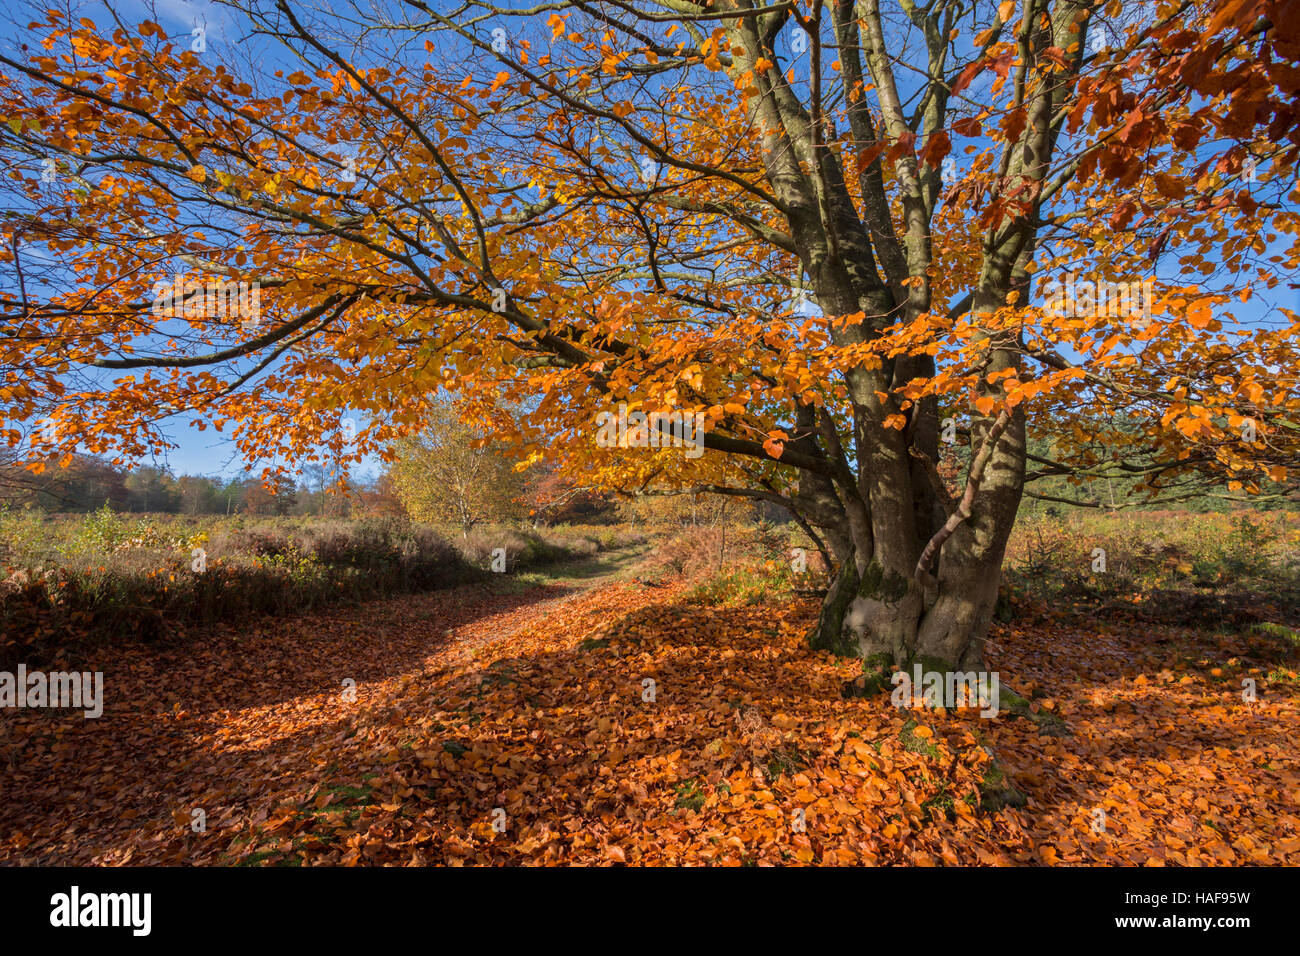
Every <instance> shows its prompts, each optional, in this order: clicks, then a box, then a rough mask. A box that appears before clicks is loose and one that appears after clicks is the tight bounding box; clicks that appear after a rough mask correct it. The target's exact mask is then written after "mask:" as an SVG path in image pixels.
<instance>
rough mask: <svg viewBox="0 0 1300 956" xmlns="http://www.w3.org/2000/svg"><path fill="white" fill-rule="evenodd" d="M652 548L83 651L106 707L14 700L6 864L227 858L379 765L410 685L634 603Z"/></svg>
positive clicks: (434, 690) (470, 675)
mask: <svg viewBox="0 0 1300 956" xmlns="http://www.w3.org/2000/svg"><path fill="white" fill-rule="evenodd" d="M639 554H640V552H639V551H636V550H632V551H626V552H616V553H610V554H603V555H598V556H596V557H594V558H592V559H590V560H587V561H582V562H573V563H569V564H565V565H557V566H553V567H547V568H542V569H539V570H534V571H529V572H526V573H525V574H523V575H520V576H517V577H514V576H512V577H504V578H503V579H502V580H500V581H492V582H490V583H489V584H488V585H487V586H480V585H475V586H466V587H461V588H456V589H452V590H447V591H436V592H430V593H427V594H420V595H404V596H401V597H398V598H394V599H390V600H383V601H375V602H370V603H367V604H365V605H362V606H359V607H351V608H340V609H334V610H330V611H326V612H322V613H313V614H310V615H307V616H303V617H301V618H290V619H273V620H266V621H261V622H258V623H256V624H254V625H252V626H244V627H232V626H221V627H216V628H213V629H212V630H210V631H209V632H207V633H205V634H203V635H190V636H189V637H188V639H187V640H186V641H185V642H184V643H183V644H179V645H177V646H174V647H167V648H160V647H158V646H156V645H154V646H150V645H135V646H126V647H120V648H116V649H111V650H110V649H103V650H99V651H97V652H95V653H94V654H93V655H92V656H90V657H89V658H87V659H86V660H85V661H79V662H77V665H76V666H77V667H78V668H79V669H86V670H92V671H94V670H100V671H103V672H104V698H105V704H104V713H103V716H102V717H100V718H98V719H91V720H87V719H84V718H83V717H81V715H80V713H79V712H77V713H76V715H75V716H73V715H71V714H69V713H68V712H66V711H52V710H30V709H29V710H16V711H5V712H4V713H3V715H0V770H3V773H2V774H0V777H2V781H0V863H4V864H16V863H24V864H34V863H36V864H92V863H93V864H108V865H112V864H125V863H136V864H140V863H160V862H162V863H183V862H219V861H223V860H225V859H227V858H229V856H230V854H229V852H228V846H229V844H230V841H231V839H232V832H233V831H234V830H236V829H238V828H239V827H240V826H244V825H247V823H248V822H249V821H256V820H258V819H263V820H264V819H265V818H266V816H267V815H268V813H269V812H270V811H271V809H272V808H273V807H274V806H275V805H277V804H278V803H279V802H280V801H281V800H284V799H289V797H290V793H291V791H292V789H293V787H294V786H295V785H296V784H298V783H300V782H301V781H302V780H303V779H304V777H306V776H310V775H316V774H320V773H321V772H322V770H323V769H325V770H328V771H329V772H333V769H338V768H340V767H342V766H343V765H344V764H345V763H346V762H347V761H348V760H349V759H351V760H359V761H366V763H367V764H368V763H369V761H368V760H367V759H366V756H368V755H364V756H363V751H364V749H365V748H364V743H365V741H366V740H367V739H369V737H370V736H371V735H372V733H373V728H372V727H370V726H367V725H368V723H369V722H370V720H371V719H372V718H373V717H374V711H375V709H376V708H382V707H383V706H384V702H385V701H387V700H389V699H390V698H391V697H392V696H393V695H394V694H396V693H398V692H399V691H401V690H404V689H407V688H409V686H410V685H411V684H412V683H415V682H419V683H421V684H424V685H425V686H428V687H429V688H430V690H431V697H433V698H435V699H436V698H437V697H438V695H439V694H441V693H444V692H447V691H450V690H451V689H452V687H453V685H456V686H461V687H464V686H467V685H472V684H473V683H474V682H475V681H478V680H481V679H482V678H481V674H482V669H481V665H484V664H487V663H490V661H491V660H492V659H493V657H494V652H493V649H494V648H499V647H501V646H507V647H508V645H509V642H510V640H511V637H512V636H513V635H514V634H516V633H517V632H518V631H519V630H521V629H523V628H527V627H529V626H537V625H539V624H542V623H544V622H547V621H550V622H552V623H555V624H557V625H560V624H563V625H564V626H577V627H580V628H581V627H591V628H594V627H595V626H596V623H597V621H598V619H600V618H602V617H603V616H605V615H607V614H608V613H609V612H610V611H611V609H616V608H617V607H618V606H619V605H623V604H627V605H631V604H634V603H636V601H637V600H638V599H639V598H640V596H641V595H640V592H644V591H645V590H646V589H644V588H641V587H639V586H636V585H627V584H623V583H620V582H622V581H624V580H626V578H627V577H628V574H629V568H630V567H631V565H632V564H633V563H634V562H635V560H636V558H637V557H638V556H639ZM353 696H354V699H352V700H349V698H350V697H353ZM382 719H383V720H384V721H385V722H386V721H387V720H388V715H386V714H385V715H384V717H383V718H382ZM331 768H333V769H331ZM196 810H201V811H202V817H203V819H204V823H205V826H206V832H203V833H196V832H194V824H195V821H196V820H197V819H199V816H200V815H199V814H196V813H195V811H196Z"/></svg>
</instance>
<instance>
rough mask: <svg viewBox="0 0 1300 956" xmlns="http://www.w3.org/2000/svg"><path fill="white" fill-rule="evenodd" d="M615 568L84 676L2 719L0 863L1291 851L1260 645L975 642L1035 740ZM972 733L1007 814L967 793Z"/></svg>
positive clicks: (1010, 860)
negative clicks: (1030, 715) (94, 695)
mask: <svg viewBox="0 0 1300 956" xmlns="http://www.w3.org/2000/svg"><path fill="white" fill-rule="evenodd" d="M632 557H633V556H631V555H618V556H614V557H613V558H599V559H594V560H593V561H591V562H587V563H585V564H583V565H569V566H565V567H560V568H553V569H549V570H547V571H546V572H543V573H534V574H530V575H524V576H520V577H519V578H518V579H513V580H506V581H502V582H493V583H492V584H490V585H488V586H484V585H477V586H467V587H462V588H457V589H454V590H449V591H441V592H432V593H428V594H423V595H416V596H404V597H400V598H395V599H392V600H385V601H378V602H373V603H370V604H366V605H363V606H359V607H353V608H346V609H334V610H329V611H325V612H320V613H314V614H311V615H307V616H303V617H300V618H296V619H284V620H268V621H263V622H259V623H258V624H257V625H256V626H254V627H252V628H245V629H236V628H230V627H227V628H214V629H213V630H212V631H211V632H207V633H205V634H203V635H197V634H196V635H192V636H191V638H190V639H189V640H188V641H187V642H186V643H185V644H183V645H175V646H166V647H164V646H158V645H153V646H149V645H135V646H123V647H119V648H116V649H105V650H103V651H102V652H100V653H99V654H98V656H97V657H95V658H92V659H90V660H88V661H86V662H78V664H79V666H81V667H87V668H90V669H101V670H103V671H104V672H105V705H104V716H103V717H102V718H100V719H98V720H85V719H82V718H81V717H80V715H78V716H76V717H72V716H69V715H67V714H66V713H60V712H56V711H16V712H9V713H7V714H6V715H4V717H3V721H4V724H3V726H4V728H5V731H6V733H5V736H4V738H3V739H0V770H3V785H2V790H3V792H0V863H4V864H16V863H27V864H102V865H121V864H146V863H160V864H231V863H239V864H265V865H304V864H306V865H334V864H340V863H342V864H370V865H376V864H391V865H411V864H416V865H419V864H442V863H450V864H460V863H496V864H507V865H512V864H513V865H517V864H528V863H575V862H576V863H598V864H599V863H620V862H628V863H632V862H640V863H646V864H660V863H723V864H732V865H740V864H757V865H765V864H769V863H794V862H803V863H811V862H824V863H855V862H868V863H901V864H920V865H926V864H940V863H945V862H946V863H962V864H970V863H1005V864H1017V863H1019V864H1026V863H1028V864H1052V863H1065V864H1095V863H1129V864H1152V865H1167V864H1173V865H1178V864H1194V865H1195V864H1211V865H1213V864H1225V863H1232V864H1243V863H1247V864H1248V863H1283V862H1286V863H1292V864H1294V863H1297V862H1300V812H1298V808H1300V774H1298V773H1297V767H1296V762H1295V760H1294V740H1295V739H1296V730H1297V728H1300V706H1298V704H1300V694H1297V682H1296V680H1295V678H1294V674H1293V673H1292V676H1291V677H1287V676H1286V672H1280V671H1270V672H1269V673H1268V675H1267V676H1265V674H1264V672H1263V671H1262V670H1261V668H1260V667H1258V666H1256V664H1254V663H1252V657H1251V655H1252V654H1256V653H1258V651H1259V648H1258V646H1257V644H1256V643H1255V642H1254V641H1255V639H1254V638H1251V637H1249V636H1241V635H1237V636H1234V635H1231V634H1220V635H1215V636H1206V635H1203V634H1202V635H1199V636H1198V635H1192V634H1188V633H1187V632H1186V629H1184V628H1177V627H1172V626H1170V627H1159V626H1154V625H1151V624H1141V625H1139V624H1135V623H1134V624H1128V625H1124V624H1116V625H1098V624H1097V622H1095V621H1088V620H1084V619H1078V618H1068V619H1067V618H1064V617H1057V616H1053V615H1052V614H1051V613H1049V612H1047V611H1040V612H1037V614H1036V615H1032V616H1030V617H1029V618H1028V619H1027V620H1023V621H1017V622H1016V623H1015V624H1014V625H1012V626H1003V627H999V628H998V629H997V630H996V631H995V633H994V635H993V641H992V644H991V647H990V655H989V656H990V665H991V666H992V667H995V668H996V669H998V670H999V671H1001V672H1002V674H1003V675H1004V680H1010V677H1008V676H1006V675H1015V681H1016V687H1017V689H1019V690H1023V691H1025V692H1026V693H1030V694H1036V695H1038V697H1039V699H1037V700H1035V703H1034V707H1035V708H1041V709H1042V710H1045V711H1049V712H1051V713H1055V714H1058V715H1060V716H1061V717H1062V718H1063V719H1064V720H1065V721H1066V722H1067V723H1068V724H1069V726H1070V727H1071V729H1072V730H1073V734H1072V735H1071V736H1067V737H1051V736H1043V735H1040V734H1039V732H1038V728H1037V727H1036V725H1035V724H1034V723H1033V722H1031V721H1028V720H1022V719H1009V718H1008V717H1007V716H1006V715H1005V714H1004V715H1002V716H999V717H998V718H997V719H994V720H979V719H977V718H975V717H974V716H973V715H970V714H949V715H945V714H942V713H935V712H933V711H928V712H919V711H918V712H909V711H900V710H898V709H896V708H894V707H892V706H891V705H890V702H889V700H888V698H882V697H877V698H873V699H867V700H861V699H854V700H845V699H842V698H841V697H840V695H839V688H840V686H841V684H842V683H843V682H844V681H845V680H847V679H849V678H851V677H852V676H854V674H855V672H856V665H855V664H854V662H852V661H847V660H843V659H836V658H832V657H830V656H829V655H827V654H824V653H813V652H810V651H808V650H807V648H806V646H805V644H804V642H803V640H802V635H803V634H804V633H805V632H806V630H807V627H808V625H809V623H810V622H811V620H812V619H813V617H814V615H815V613H816V607H815V606H814V605H813V604H811V603H810V602H799V603H796V604H794V605H788V606H787V605H781V606H765V607H764V606H759V607H744V608H707V607H699V606H696V605H693V604H690V603H687V602H685V601H683V600H682V599H683V596H684V587H683V586H681V585H675V586H668V587H647V586H644V585H641V584H639V583H637V582H635V581H631V580H628V578H629V575H630V571H629V569H628V565H629V564H630V561H631V558H632ZM1243 675H1257V676H1258V677H1259V678H1260V685H1259V686H1260V696H1259V700H1257V701H1256V702H1254V703H1244V702H1242V700H1241V694H1240V687H1241V678H1242V676H1243ZM346 680H351V681H355V691H356V694H355V700H349V699H348V696H349V695H347V694H346V693H345V689H346V685H345V684H344V682H345V681H346ZM1044 695H1046V696H1044ZM986 747H989V748H991V749H992V750H993V751H994V752H995V753H996V754H997V760H998V763H999V765H1000V766H1001V767H1002V768H1004V769H1005V771H1006V773H1007V774H1008V775H1009V776H1010V779H1011V780H1012V781H1013V782H1014V784H1015V785H1016V786H1017V787H1018V788H1020V789H1021V790H1022V791H1024V793H1025V794H1026V795H1027V796H1028V798H1029V803H1028V805H1027V806H1025V807H1022V808H1018V809H1017V808H1003V809H999V810H994V809H991V808H989V807H987V806H982V805H981V795H980V794H981V791H980V784H981V782H982V780H984V778H985V777H986V776H987V775H988V773H989V766H990V763H989V758H988V755H987V752H986V750H985V748H986ZM17 794H23V795H24V797H23V799H22V800H19V799H17V797H16V795H17ZM196 810H201V811H203V815H204V817H205V822H206V829H205V830H204V832H195V831H194V828H193V826H192V823H193V821H194V820H195V818H196V814H195V811H196Z"/></svg>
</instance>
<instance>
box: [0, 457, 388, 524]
mask: <svg viewBox="0 0 1300 956" xmlns="http://www.w3.org/2000/svg"><path fill="white" fill-rule="evenodd" d="M337 484H338V479H337V478H336V477H335V476H333V475H332V474H331V473H330V472H329V470H328V469H326V468H325V467H323V466H321V465H308V466H307V467H305V468H304V469H303V472H302V475H301V476H300V478H299V480H298V481H297V483H296V484H285V485H283V486H281V487H279V488H276V489H272V488H268V487H266V486H265V485H263V483H262V480H261V478H259V477H257V476H245V477H239V478H222V477H212V476H207V475H175V474H173V473H172V472H171V471H170V470H169V469H167V468H161V467H158V466H155V465H138V466H136V467H134V468H130V469H124V468H118V467H115V466H114V465H112V464H110V463H108V462H106V461H103V460H101V459H98V458H93V457H90V456H84V455H78V456H75V457H74V458H73V460H72V462H71V463H70V464H69V465H68V466H67V467H66V468H60V467H58V466H57V465H52V466H51V467H48V468H46V469H45V471H43V472H42V473H41V474H39V475H35V474H32V472H30V471H28V470H26V469H24V468H22V467H20V466H19V465H18V464H16V463H10V464H5V465H3V466H0V504H3V505H7V506H9V507H17V508H36V509H39V510H41V511H47V512H73V513H76V512H89V511H95V510H97V509H99V508H102V507H103V506H104V505H105V504H107V505H108V506H109V507H110V508H112V509H113V510H114V511H127V512H162V513H166V514H188V515H214V514H255V515H325V516H337V517H348V516H351V515H353V514H355V513H384V512H395V513H400V511H401V505H400V504H399V503H398V501H397V499H396V497H395V496H394V495H393V494H392V493H391V491H390V490H389V489H390V485H391V483H390V482H389V480H388V478H387V476H380V477H379V478H378V479H374V480H369V481H358V480H355V479H345V480H344V482H343V484H342V485H341V486H340V487H335V486H336V485H337Z"/></svg>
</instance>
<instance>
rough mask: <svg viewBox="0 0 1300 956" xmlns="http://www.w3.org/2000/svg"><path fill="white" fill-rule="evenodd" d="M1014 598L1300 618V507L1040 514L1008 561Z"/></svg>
mask: <svg viewBox="0 0 1300 956" xmlns="http://www.w3.org/2000/svg"><path fill="white" fill-rule="evenodd" d="M1003 581H1004V596H1005V598H1006V599H1007V601H1008V602H1009V603H1012V604H1014V603H1015V602H1017V601H1024V600H1036V601H1039V602H1043V603H1046V604H1050V605H1052V606H1054V607H1057V608H1068V609H1073V610H1077V611H1079V612H1080V613H1084V614H1095V613H1097V612H1098V611H1102V612H1130V613H1138V614H1142V615H1145V616H1148V617H1152V618H1159V619H1161V620H1166V621H1182V622H1184V623H1189V624H1195V625H1198V626H1227V627H1236V626H1249V625H1251V624H1253V623H1256V622H1270V621H1271V622H1274V623H1278V624H1282V625H1289V626H1295V625H1296V624H1297V623H1300V515H1297V514H1295V513H1290V512H1236V513H1222V514H1192V513H1177V512H1124V513H1119V514H1095V513H1081V512H1077V511H1075V512H1067V513H1065V514H1058V515H1053V514H1046V515H1043V514H1040V515H1035V516H1033V517H1031V518H1028V519H1025V520H1022V521H1021V522H1020V524H1019V525H1018V526H1017V528H1016V530H1015V533H1014V534H1013V536H1012V539H1011V542H1010V544H1009V547H1008V551H1007V557H1006V561H1005V563H1004V568H1003Z"/></svg>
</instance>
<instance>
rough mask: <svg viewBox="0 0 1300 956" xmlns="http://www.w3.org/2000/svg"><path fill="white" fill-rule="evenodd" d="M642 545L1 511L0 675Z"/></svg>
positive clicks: (603, 532) (559, 534)
mask: <svg viewBox="0 0 1300 956" xmlns="http://www.w3.org/2000/svg"><path fill="white" fill-rule="evenodd" d="M641 540H643V538H642V536H641V535H638V534H634V533H629V532H627V531H625V530H623V529H619V528H598V529H590V530H584V529H581V528H574V527H568V526H565V527H561V528H556V529H531V528H515V527H505V526H502V527H493V528H482V529H479V530H477V531H475V532H474V534H473V535H472V536H469V537H465V538H459V539H458V538H457V537H452V536H450V535H447V534H445V533H444V532H442V531H441V530H440V529H437V528H434V527H431V526H428V525H422V524H417V523H413V522H410V521H407V520H404V519H398V518H391V517H389V518H372V519H361V520H341V519H320V518H317V519H312V518H261V519H259V518H251V517H247V516H235V517H233V518H223V517H216V518H213V517H204V518H192V517H186V516H178V515H122V514H116V513H114V512H112V511H111V510H109V509H107V508H104V509H101V510H100V511H98V512H94V513H92V514H89V515H84V516H82V515H77V516H66V517H49V516H43V515H39V514H38V513H35V512H30V511H24V512H14V511H0V559H2V560H3V563H4V568H3V578H0V666H3V665H5V664H10V663H16V662H18V661H25V662H27V663H28V664H34V663H37V662H41V661H44V660H46V659H48V658H50V657H51V656H52V655H55V654H56V653H57V652H58V650H59V649H61V648H65V647H66V646H68V645H69V644H72V643H76V642H83V641H109V642H113V641H120V640H123V639H141V640H146V641H148V640H158V639H168V638H172V637H175V636H176V635H178V634H179V633H181V632H183V631H185V630H187V629H191V628H195V627H199V626H201V625H207V624H211V623H215V622H223V621H243V620H249V619H253V618H256V617H259V616H279V615H286V614H301V613H307V612H310V611H312V610H314V609H317V608H321V607H324V606H328V605H332V604H347V603H356V602H361V601H367V600H374V599H377V598H382V597H387V596H392V595H398V594H405V593H416V592H420V591H427V590H436V589H440V588H447V587H453V586H456V585H459V584H464V583H467V582H471V581H485V580H489V577H490V576H492V577H495V576H493V575H491V571H490V569H491V563H492V556H493V549H495V548H502V549H504V550H505V554H506V561H507V567H508V568H509V569H510V570H512V571H521V570H523V569H526V568H536V567H542V566H545V565H547V564H551V563H556V562H567V561H575V560H580V559H584V558H587V557H589V556H591V555H595V554H598V553H601V552H602V551H604V550H607V549H611V548H619V547H626V546H628V545H629V544H630V543H634V542H638V541H641Z"/></svg>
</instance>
